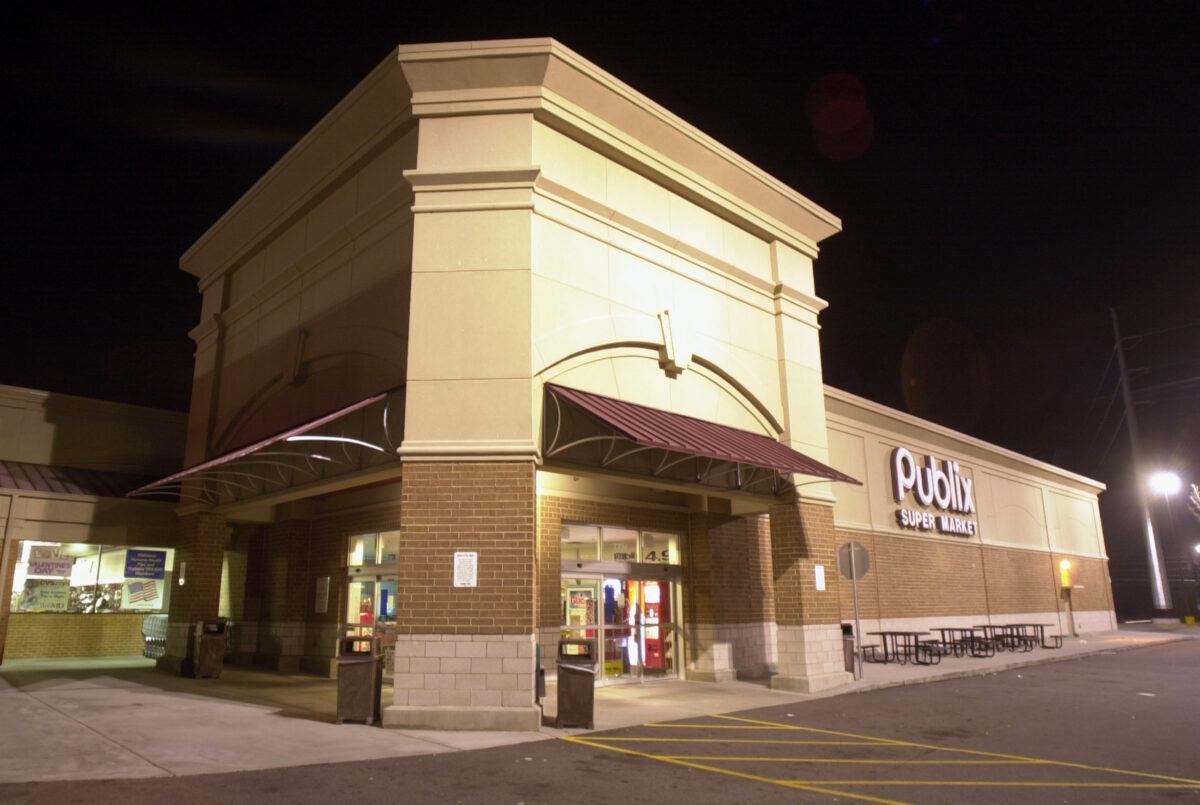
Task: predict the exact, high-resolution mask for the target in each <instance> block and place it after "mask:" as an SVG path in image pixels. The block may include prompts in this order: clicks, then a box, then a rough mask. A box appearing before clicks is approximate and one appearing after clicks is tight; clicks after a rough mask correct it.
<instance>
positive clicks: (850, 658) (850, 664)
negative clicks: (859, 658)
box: [842, 636, 856, 674]
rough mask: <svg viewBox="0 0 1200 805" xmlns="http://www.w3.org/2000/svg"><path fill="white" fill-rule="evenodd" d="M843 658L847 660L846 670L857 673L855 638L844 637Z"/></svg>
mask: <svg viewBox="0 0 1200 805" xmlns="http://www.w3.org/2000/svg"><path fill="white" fill-rule="evenodd" d="M842 659H843V660H844V661H845V664H846V670H847V671H849V672H850V673H852V674H853V673H856V672H855V670H854V638H853V637H845V636H843V637H842Z"/></svg>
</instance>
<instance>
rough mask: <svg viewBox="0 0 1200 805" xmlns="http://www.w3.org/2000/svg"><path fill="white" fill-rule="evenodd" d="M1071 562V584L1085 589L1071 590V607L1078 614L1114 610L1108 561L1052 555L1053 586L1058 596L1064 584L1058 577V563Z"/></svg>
mask: <svg viewBox="0 0 1200 805" xmlns="http://www.w3.org/2000/svg"><path fill="white" fill-rule="evenodd" d="M1063 559H1070V560H1071V584H1072V585H1074V586H1075V587H1077V588H1078V587H1080V586H1082V587H1083V589H1073V590H1071V605H1072V606H1073V607H1074V608H1075V611H1076V612H1083V611H1085V610H1103V609H1112V608H1113V600H1112V580H1111V579H1110V577H1109V575H1108V560H1107V559H1093V558H1089V557H1086V556H1071V555H1070V554H1052V555H1051V557H1050V570H1051V582H1050V583H1051V585H1052V586H1053V587H1054V591H1055V593H1056V594H1057V593H1058V592H1059V589H1060V587H1059V585H1060V584H1061V583H1062V582H1061V580H1060V577H1059V575H1058V563H1059V562H1060V561H1062V560H1063Z"/></svg>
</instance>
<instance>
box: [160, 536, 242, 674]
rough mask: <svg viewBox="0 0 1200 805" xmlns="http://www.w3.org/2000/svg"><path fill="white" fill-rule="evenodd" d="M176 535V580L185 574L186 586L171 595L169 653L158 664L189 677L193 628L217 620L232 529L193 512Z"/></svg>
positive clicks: (167, 651)
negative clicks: (222, 567)
mask: <svg viewBox="0 0 1200 805" xmlns="http://www.w3.org/2000/svg"><path fill="white" fill-rule="evenodd" d="M177 533H178V535H179V540H178V543H177V547H176V548H175V578H177V579H178V578H179V577H180V576H181V575H182V576H183V578H184V579H185V583H184V585H183V586H182V587H178V586H177V587H175V588H174V590H172V592H171V603H170V612H169V613H168V614H169V621H170V623H169V624H168V626H167V650H166V654H165V655H164V656H163V657H160V658H159V660H158V665H159V667H160V668H162V669H164V670H167V671H170V672H172V673H184V674H186V673H188V672H189V671H190V667H191V666H190V658H189V654H190V651H191V648H190V645H189V643H190V641H189V640H188V634H189V629H190V627H191V625H192V624H194V623H195V622H196V621H200V620H214V619H216V617H217V614H218V612H219V609H220V603H221V566H222V563H223V559H224V555H225V547H226V544H227V543H228V541H229V534H230V528H229V526H228V525H227V524H226V523H225V518H223V517H221V516H220V515H216V514H212V513H209V512H194V513H191V514H185V515H181V516H180V517H179V526H178V530H177ZM184 563H186V565H187V567H186V571H184V570H183V567H184Z"/></svg>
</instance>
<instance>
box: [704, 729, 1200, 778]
mask: <svg viewBox="0 0 1200 805" xmlns="http://www.w3.org/2000/svg"><path fill="white" fill-rule="evenodd" d="M713 718H723V719H727V720H729V721H744V722H747V723H749V724H758V725H762V726H764V727H773V728H775V729H788V730H799V731H803V732H814V733H818V734H821V735H837V736H839V737H842V738H859V739H867V740H875V741H878V742H880V743H883V744H890V745H892V746H911V747H915V748H917V749H934V750H938V751H943V752H959V753H962V754H968V755H979V756H981V757H993V758H1000V759H1006V760H1025V761H1038V762H1040V763H1043V764H1048V765H1053V766H1062V767H1064V768H1069V769H1084V770H1086V771H1098V772H1108V773H1109V774H1122V775H1126V776H1130V777H1146V778H1149V779H1152V780H1167V781H1169V782H1174V783H1187V784H1189V786H1198V785H1200V780H1193V779H1190V778H1188V777H1174V776H1172V775H1168V774H1152V773H1150V772H1143V771H1130V770H1128V769H1113V768H1109V767H1107V766H1092V765H1089V764H1087V763H1072V762H1070V761H1065V760H1051V759H1049V758H1034V757H1026V756H1023V755H1009V754H1005V753H1002V752H984V751H982V750H978V749H958V748H954V747H948V746H938V745H936V744H923V743H916V742H913V741H899V740H894V739H891V738H879V737H878V736H874V735H861V734H858V733H853V732H839V731H837V730H825V729H819V728H817V727H800V726H796V725H793V724H779V723H776V722H774V721H759V720H756V719H753V718H741V717H739V716H725V715H718V716H713ZM1130 785H1133V784H1130Z"/></svg>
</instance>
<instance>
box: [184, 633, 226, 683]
mask: <svg viewBox="0 0 1200 805" xmlns="http://www.w3.org/2000/svg"><path fill="white" fill-rule="evenodd" d="M192 640H193V643H192V676H194V677H197V678H199V677H209V678H211V679H218V678H220V676H221V669H222V668H224V667H225V641H226V636H225V621H223V620H215V621H199V622H197V623H196V625H195V626H194V627H193V630H192Z"/></svg>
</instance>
